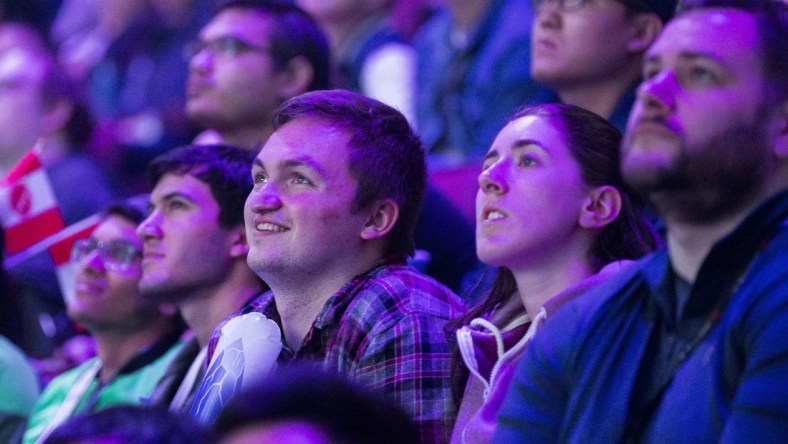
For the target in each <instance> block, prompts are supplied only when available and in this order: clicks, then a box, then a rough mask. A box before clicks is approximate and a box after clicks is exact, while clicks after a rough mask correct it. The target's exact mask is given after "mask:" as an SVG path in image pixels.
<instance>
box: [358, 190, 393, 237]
mask: <svg viewBox="0 0 788 444" xmlns="http://www.w3.org/2000/svg"><path fill="white" fill-rule="evenodd" d="M371 210H372V211H371V212H370V216H369V219H367V222H366V223H365V224H364V228H363V229H362V230H361V238H362V239H364V240H372V239H379V238H382V237H384V236H386V235H387V234H389V233H390V232H391V230H393V229H394V225H396V223H397V220H398V219H399V205H397V202H395V201H394V200H393V199H383V200H380V201H378V202H376V203H375V204H374V205H373V206H372V208H371Z"/></svg>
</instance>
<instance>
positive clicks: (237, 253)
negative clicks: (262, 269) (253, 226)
mask: <svg viewBox="0 0 788 444" xmlns="http://www.w3.org/2000/svg"><path fill="white" fill-rule="evenodd" d="M229 239H230V256H231V257H242V258H246V255H247V254H248V253H249V243H248V242H246V228H245V227H244V225H243V224H241V225H239V226H237V227H235V228H232V229H230V232H229Z"/></svg>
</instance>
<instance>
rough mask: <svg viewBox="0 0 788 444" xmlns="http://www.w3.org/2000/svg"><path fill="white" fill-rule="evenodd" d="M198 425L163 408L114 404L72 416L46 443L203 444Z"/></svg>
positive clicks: (203, 440)
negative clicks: (100, 409)
mask: <svg viewBox="0 0 788 444" xmlns="http://www.w3.org/2000/svg"><path fill="white" fill-rule="evenodd" d="M205 442H207V440H205V439H203V435H202V433H201V432H200V429H199V427H198V426H197V425H196V424H194V423H192V422H191V421H189V420H188V419H187V418H184V417H181V416H178V415H175V414H173V413H170V412H168V411H167V410H166V409H162V408H149V407H141V406H131V405H124V406H115V407H110V408H108V409H105V410H102V411H100V412H96V413H91V414H89V415H83V416H78V417H76V418H72V419H71V420H70V421H69V422H67V423H65V424H63V425H62V426H60V427H58V428H57V429H55V430H54V431H53V432H52V434H51V435H49V437H48V438H47V439H46V441H44V444H83V443H101V444H202V443H205Z"/></svg>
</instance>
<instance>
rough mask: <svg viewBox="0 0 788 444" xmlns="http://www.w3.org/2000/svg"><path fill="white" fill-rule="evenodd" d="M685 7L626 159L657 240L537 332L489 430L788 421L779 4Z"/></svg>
mask: <svg viewBox="0 0 788 444" xmlns="http://www.w3.org/2000/svg"><path fill="white" fill-rule="evenodd" d="M682 8H683V9H682V10H681V11H680V12H679V15H678V16H677V17H676V18H674V19H673V20H672V21H671V22H669V23H668V25H667V26H666V27H665V30H664V31H663V32H662V34H661V35H660V36H659V38H658V39H657V40H656V42H655V43H654V45H653V46H652V47H651V48H649V50H648V51H647V52H646V56H645V62H644V66H643V77H644V81H643V83H642V84H641V85H640V88H639V90H638V100H637V102H636V103H635V107H634V108H633V110H632V114H631V116H630V119H629V124H628V127H627V132H626V135H625V138H624V143H623V156H622V169H623V174H624V177H625V179H626V180H627V182H628V183H629V184H630V185H632V186H633V187H635V188H636V189H637V190H638V191H640V192H641V193H643V194H644V195H645V196H648V198H649V200H650V201H651V202H652V203H653V204H654V206H655V208H656V209H657V210H658V212H659V213H660V215H661V216H662V218H663V219H664V221H665V225H666V226H667V228H668V230H667V247H665V248H663V249H661V250H659V251H657V252H656V253H654V254H652V255H650V256H647V257H646V258H644V259H643V260H641V261H640V263H639V265H638V266H636V267H633V269H632V270H631V271H627V272H624V273H623V274H622V276H621V278H620V279H616V280H615V281H611V282H610V283H609V284H606V285H604V286H601V287H599V288H598V289H595V290H593V291H592V292H591V293H590V294H588V295H586V296H585V297H582V298H579V299H577V300H576V301H574V302H572V303H570V304H569V305H567V306H565V307H564V308H563V309H562V310H561V311H559V312H558V313H557V314H556V316H555V317H554V318H553V320H552V321H551V323H549V324H548V325H546V326H545V329H544V330H543V331H540V332H539V334H538V335H537V336H536V337H535V338H534V342H532V343H531V346H530V347H529V348H528V349H527V350H526V351H525V356H523V359H522V361H521V365H520V367H519V368H518V373H517V374H516V375H515V378H514V381H513V384H512V389H511V390H510V392H509V395H508V397H507V399H506V401H505V403H504V406H503V408H502V410H501V413H500V415H499V424H500V426H499V429H498V433H497V434H496V435H495V439H494V440H493V442H502V443H503V442H506V443H508V442H532V441H536V442H554V441H573V442H587V441H601V442H657V441H659V442H701V441H704V442H720V441H722V442H741V441H750V442H779V441H782V440H783V439H784V438H785V436H786V434H787V433H788V385H786V384H785V375H786V374H788V342H786V341H785V331H786V328H788V303H786V302H788V279H786V277H788V224H786V221H787V220H788V63H786V60H787V59H786V57H785V54H786V53H788V4H786V3H785V2H782V1H778V0H705V1H704V0H684V2H683V3H682Z"/></svg>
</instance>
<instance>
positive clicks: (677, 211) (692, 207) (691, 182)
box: [624, 113, 771, 224]
mask: <svg viewBox="0 0 788 444" xmlns="http://www.w3.org/2000/svg"><path fill="white" fill-rule="evenodd" d="M764 121H765V116H764V115H763V114H762V113H758V115H757V117H756V119H755V123H753V124H748V125H747V124H743V125H739V126H737V127H734V128H731V129H729V130H727V131H725V132H723V133H721V134H718V135H716V136H714V137H712V138H711V139H709V140H707V141H705V142H704V143H702V144H701V145H698V146H696V147H692V148H690V149H688V147H687V146H686V145H685V144H683V142H682V146H681V147H680V150H679V153H678V155H677V156H676V157H675V159H673V162H672V163H671V164H670V165H668V166H666V167H665V168H662V169H661V170H660V171H657V172H655V173H654V174H651V175H649V177H648V178H643V177H641V176H640V175H637V173H633V172H629V174H627V173H628V172H627V171H624V178H625V180H626V181H627V183H629V185H630V186H631V187H632V188H633V189H635V190H636V191H637V192H639V193H640V194H641V195H643V196H646V197H648V199H649V200H650V201H651V202H652V203H653V204H654V206H655V207H656V208H657V210H658V212H659V214H660V215H661V216H662V217H663V218H666V219H667V218H669V219H674V220H677V221H682V222H686V223H693V224H705V223H712V222H716V221H720V220H723V219H724V218H726V217H728V216H732V215H734V214H736V213H737V212H739V211H741V210H742V209H743V208H745V207H746V206H747V205H748V204H750V203H751V202H752V201H753V200H754V199H756V198H757V197H758V195H759V193H760V191H761V189H762V187H763V185H764V181H765V177H766V170H767V169H768V165H769V163H770V156H771V149H770V147H769V145H768V142H767V138H766V137H765V128H764V125H763V123H762V122H764ZM625 143H628V141H625Z"/></svg>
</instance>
